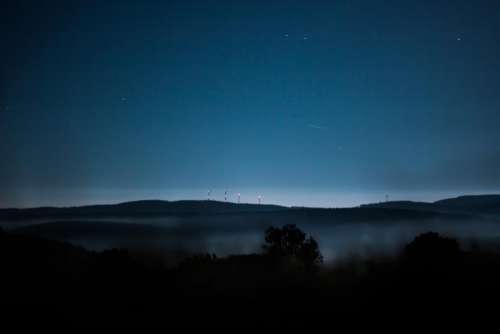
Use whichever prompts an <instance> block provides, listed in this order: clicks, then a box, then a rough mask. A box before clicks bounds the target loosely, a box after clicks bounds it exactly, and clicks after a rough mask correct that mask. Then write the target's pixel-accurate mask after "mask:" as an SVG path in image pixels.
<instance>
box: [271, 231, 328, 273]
mask: <svg viewBox="0 0 500 334" xmlns="http://www.w3.org/2000/svg"><path fill="white" fill-rule="evenodd" d="M263 249H264V252H265V254H266V255H268V256H271V257H273V258H275V259H281V260H283V259H286V260H292V261H299V262H301V263H302V264H303V265H304V266H306V267H309V268H311V267H315V266H317V265H319V264H321V263H322V262H323V257H322V255H321V252H320V250H319V246H318V243H317V242H316V240H314V238H312V237H307V238H306V234H305V233H304V232H302V231H301V230H300V229H299V228H298V227H296V226H295V225H285V226H283V227H282V228H274V227H270V228H268V229H267V231H266V237H265V244H264V246H263Z"/></svg>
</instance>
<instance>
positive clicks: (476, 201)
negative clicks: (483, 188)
mask: <svg viewBox="0 0 500 334" xmlns="http://www.w3.org/2000/svg"><path fill="white" fill-rule="evenodd" d="M361 207H364V208H390V209H404V210H414V211H432V212H440V213H457V214H471V215H488V214H489V215H492V214H493V215H497V214H500V195H474V196H460V197H456V198H449V199H443V200H439V201H436V202H432V203H428V202H412V201H391V202H383V203H372V204H365V205H362V206H361Z"/></svg>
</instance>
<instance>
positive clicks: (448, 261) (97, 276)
mask: <svg viewBox="0 0 500 334" xmlns="http://www.w3.org/2000/svg"><path fill="white" fill-rule="evenodd" d="M292 228H293V226H292ZM274 231H275V232H276V233H278V234H275V235H272V234H269V233H268V235H267V236H266V243H267V244H266V246H265V248H264V251H263V253H262V254H253V255H236V256H230V257H226V258H217V257H215V256H214V255H208V254H207V255H198V256H193V257H191V258H189V259H187V260H185V261H183V262H182V263H181V264H179V265H177V266H175V267H173V268H167V267H164V266H161V265H154V264H151V263H147V262H144V261H140V260H139V259H137V258H135V257H134V256H132V255H130V254H129V253H128V252H127V250H119V249H113V250H108V251H104V252H90V251H87V250H85V249H83V248H78V247H74V246H72V245H70V244H67V243H61V242H56V241H49V240H44V239H38V238H33V237H28V236H22V235H15V234H8V233H5V232H0V268H1V277H0V283H1V287H2V298H1V304H2V305H3V306H4V307H5V308H7V309H8V310H9V314H14V318H15V319H17V318H18V317H19V318H22V319H26V318H29V319H38V320H37V321H39V322H40V323H50V324H52V322H53V323H55V324H59V325H61V326H63V327H64V328H66V329H68V330H70V329H71V330H73V329H75V328H77V329H82V328H86V327H85V326H87V325H89V324H90V323H92V322H93V321H98V320H106V321H107V322H108V324H110V325H111V326H124V327H127V329H131V328H133V327H129V324H130V326H132V324H134V325H135V326H139V327H141V326H144V324H152V323H156V324H159V323H160V324H162V325H166V324H172V323H174V322H176V321H181V320H180V319H184V318H189V319H191V320H190V321H188V322H183V324H184V325H185V326H188V325H200V323H199V322H197V321H193V319H206V318H208V319H211V321H212V322H213V321H216V322H221V323H228V322H230V321H235V319H238V320H241V321H244V322H246V325H245V324H242V325H241V326H245V327H246V326H251V325H252V324H255V320H256V319H259V318H260V319H267V320H274V321H275V322H277V323H280V326H284V325H285V323H288V325H292V326H293V325H294V324H295V323H298V322H303V323H309V324H310V322H311V321H317V320H320V319H322V320H323V321H330V320H331V321H340V320H341V319H344V320H345V318H344V316H345V315H351V316H356V317H358V318H359V317H361V316H362V315H363V316H364V315H376V317H377V318H378V319H379V320H381V319H384V317H392V316H393V315H395V314H403V315H406V316H408V315H420V316H423V314H427V315H433V316H436V317H442V316H443V315H444V314H445V313H449V314H455V315H458V314H464V313H465V314H468V315H471V314H472V313H473V312H475V313H479V312H492V311H495V310H496V306H490V305H497V304H498V303H499V302H500V298H499V297H500V254H498V253H496V252H492V251H484V250H481V248H480V247H476V248H473V249H471V250H467V251H465V250H462V249H461V248H460V247H459V244H458V243H457V241H455V240H454V239H451V238H446V237H442V236H440V235H438V234H435V233H426V234H423V235H420V236H418V237H416V238H415V240H414V241H413V242H411V243H410V244H408V245H407V246H406V247H405V249H404V250H402V252H401V254H400V255H399V256H396V257H390V258H372V259H368V260H366V259H365V260H361V259H358V260H356V259H353V260H346V261H345V262H344V263H339V264H337V265H336V266H334V267H333V268H327V267H324V266H322V265H321V264H320V260H321V257H320V254H319V252H317V251H319V249H317V248H316V246H317V245H315V244H314V243H311V240H312V239H304V238H303V237H302V239H301V240H298V241H297V240H295V241H294V240H292V239H293V235H292V237H290V235H287V236H285V237H284V238H283V235H281V234H279V233H281V231H282V230H280V229H275V230H274ZM299 236H300V234H299ZM303 236H304V235H303ZM273 237H274V239H273ZM280 238H281V239H280ZM286 238H289V239H286ZM290 238H292V239H290ZM299 239H300V238H299ZM294 242H295V243H296V244H294ZM308 242H309V243H308ZM294 245H295V246H296V245H299V246H298V247H295V246H294ZM294 247H295V248H294ZM29 311H32V312H30V313H29V314H30V316H29V317H28V316H26V314H28V312H29ZM5 314H6V313H4V315H5ZM31 314H34V315H35V317H34V318H33V316H32V315H31ZM484 314H486V313H483V315H484ZM83 315H85V319H86V320H82V316H83ZM381 317H382V318H381ZM252 319H253V320H252ZM314 319H316V320H314ZM182 321H183V320H182ZM19 324H21V325H22V324H24V325H26V324H30V325H33V323H30V322H29V321H27V322H25V321H20V322H19ZM65 326H66V327H65Z"/></svg>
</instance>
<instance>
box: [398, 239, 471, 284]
mask: <svg viewBox="0 0 500 334" xmlns="http://www.w3.org/2000/svg"><path fill="white" fill-rule="evenodd" d="M462 255H463V254H462V251H461V250H460V246H459V244H458V241H457V240H455V239H452V238H447V237H443V236H441V235H439V234H438V233H435V232H427V233H424V234H421V235H419V236H417V237H416V238H415V239H414V240H413V241H412V242H411V243H409V244H408V245H407V246H406V247H405V249H404V252H403V258H402V260H403V263H404V265H405V267H406V268H409V269H410V270H411V271H412V272H414V273H426V275H431V276H433V277H434V278H436V277H435V276H434V275H439V276H443V275H445V276H449V275H452V276H455V275H456V274H457V273H456V270H457V268H458V267H459V265H460V261H461V259H462Z"/></svg>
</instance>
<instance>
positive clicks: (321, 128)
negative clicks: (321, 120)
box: [307, 123, 326, 130]
mask: <svg viewBox="0 0 500 334" xmlns="http://www.w3.org/2000/svg"><path fill="white" fill-rule="evenodd" d="M307 127H308V128H311V129H316V130H325V129H326V127H325V126H321V125H317V124H312V123H309V124H307Z"/></svg>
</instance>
